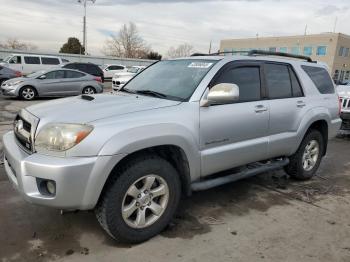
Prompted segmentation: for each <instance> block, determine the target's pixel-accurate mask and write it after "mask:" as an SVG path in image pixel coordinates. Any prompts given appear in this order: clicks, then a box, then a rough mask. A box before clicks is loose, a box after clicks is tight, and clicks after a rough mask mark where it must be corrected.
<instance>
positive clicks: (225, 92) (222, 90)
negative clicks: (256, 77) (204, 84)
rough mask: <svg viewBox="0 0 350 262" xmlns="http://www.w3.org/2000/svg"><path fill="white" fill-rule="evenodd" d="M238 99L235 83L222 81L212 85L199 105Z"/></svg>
mask: <svg viewBox="0 0 350 262" xmlns="http://www.w3.org/2000/svg"><path fill="white" fill-rule="evenodd" d="M238 100H239V87H238V86H237V85H236V84H229V83H222V84H217V85H215V86H213V87H212V88H211V89H210V90H209V92H208V93H207V97H206V98H205V99H203V100H202V102H201V106H202V107H207V106H210V105H213V104H230V103H233V102H236V101H238Z"/></svg>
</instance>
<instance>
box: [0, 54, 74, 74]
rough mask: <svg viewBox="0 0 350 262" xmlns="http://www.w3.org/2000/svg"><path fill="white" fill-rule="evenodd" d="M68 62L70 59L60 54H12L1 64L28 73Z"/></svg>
mask: <svg viewBox="0 0 350 262" xmlns="http://www.w3.org/2000/svg"><path fill="white" fill-rule="evenodd" d="M67 62H69V61H68V60H66V59H64V58H61V57H58V56H48V55H33V54H11V55H9V56H8V57H6V58H5V59H4V60H3V61H2V62H1V63H0V65H1V66H5V67H7V68H11V69H12V70H15V71H19V72H21V73H22V74H23V75H28V74H31V73H33V72H36V71H40V70H49V69H51V68H53V67H57V66H60V65H63V64H64V63H67Z"/></svg>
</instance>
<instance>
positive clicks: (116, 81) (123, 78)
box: [112, 66, 146, 91]
mask: <svg viewBox="0 0 350 262" xmlns="http://www.w3.org/2000/svg"><path fill="white" fill-rule="evenodd" d="M145 68H146V66H133V67H130V68H129V69H128V70H127V71H126V72H121V73H116V74H114V76H113V78H112V88H113V90H114V91H118V90H119V89H120V88H122V87H123V86H124V85H125V84H126V83H127V82H129V81H130V79H131V78H133V77H134V76H135V75H137V74H138V73H140V72H141V71H142V70H144V69H145Z"/></svg>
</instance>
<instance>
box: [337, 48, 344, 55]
mask: <svg viewBox="0 0 350 262" xmlns="http://www.w3.org/2000/svg"><path fill="white" fill-rule="evenodd" d="M343 53H344V46H341V47H340V48H339V52H338V55H339V56H343Z"/></svg>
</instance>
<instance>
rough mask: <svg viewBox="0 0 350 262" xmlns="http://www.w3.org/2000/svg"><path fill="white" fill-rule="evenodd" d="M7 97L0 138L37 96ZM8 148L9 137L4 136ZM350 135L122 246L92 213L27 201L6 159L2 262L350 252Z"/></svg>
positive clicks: (186, 206) (188, 206)
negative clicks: (302, 166)
mask: <svg viewBox="0 0 350 262" xmlns="http://www.w3.org/2000/svg"><path fill="white" fill-rule="evenodd" d="M42 101H45V100H38V101H35V102H23V101H19V100H16V99H4V98H0V137H2V135H3V134H4V133H5V132H6V131H7V130H9V129H11V123H12V120H13V117H14V115H15V114H16V112H17V111H18V110H19V109H20V108H23V107H25V106H27V105H29V104H33V103H40V102H42ZM0 151H1V143H0ZM349 153H350V137H347V136H342V137H338V138H336V139H334V140H332V141H330V144H329V150H328V154H327V156H326V157H325V158H324V161H323V162H322V164H321V167H320V170H319V172H318V174H317V176H316V177H315V178H314V179H312V180H311V181H308V182H296V181H293V180H290V179H289V178H288V177H287V176H286V175H285V173H284V172H283V171H278V172H271V173H266V174H262V175H259V176H257V177H254V178H251V179H246V180H242V181H239V182H236V183H233V184H229V185H225V186H222V187H219V188H215V189H212V190H208V191H205V192H200V193H195V194H194V195H193V196H192V197H190V198H188V199H184V200H183V201H182V203H181V206H180V208H179V211H178V213H177V215H176V217H175V219H174V220H173V222H172V223H171V225H170V226H169V227H168V228H167V229H166V230H165V231H164V232H163V233H161V234H160V235H159V236H157V237H155V238H153V239H151V240H150V241H148V242H145V243H143V244H140V245H133V246H129V245H118V244H116V243H115V242H114V241H113V240H111V239H110V238H109V236H108V235H106V234H105V233H104V232H103V230H102V229H101V228H100V226H99V225H98V223H97V222H96V220H95V217H94V214H93V212H78V213H66V214H64V215H61V214H60V212H59V211H58V210H54V209H50V208H46V207H40V206H34V205H31V204H28V203H26V202H24V201H23V200H22V198H21V197H20V196H19V195H18V193H17V192H15V190H14V189H13V188H12V187H11V185H10V183H9V182H8V180H7V178H6V176H5V173H4V170H3V167H2V166H1V165H0V261H1V262H5V261H26V262H31V261H143V262H145V261H247V262H251V261H276V262H277V261H278V262H280V261H293V262H294V261H324V262H329V261H332V262H335V261H344V262H348V261H350V220H349V217H350V191H349V188H350V171H349V170H350V157H349Z"/></svg>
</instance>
